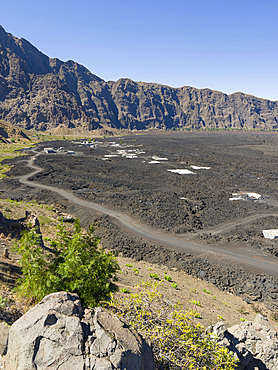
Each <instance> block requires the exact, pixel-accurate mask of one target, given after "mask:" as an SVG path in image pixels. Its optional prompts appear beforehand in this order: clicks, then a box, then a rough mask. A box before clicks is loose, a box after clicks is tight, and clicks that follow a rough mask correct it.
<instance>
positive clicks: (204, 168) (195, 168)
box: [190, 166, 210, 170]
mask: <svg viewBox="0 0 278 370" xmlns="http://www.w3.org/2000/svg"><path fill="white" fill-rule="evenodd" d="M190 167H191V168H193V170H210V167H202V166H190Z"/></svg>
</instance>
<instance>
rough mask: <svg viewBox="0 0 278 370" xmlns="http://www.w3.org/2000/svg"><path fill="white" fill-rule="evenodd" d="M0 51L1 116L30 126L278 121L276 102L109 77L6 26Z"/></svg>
mask: <svg viewBox="0 0 278 370" xmlns="http://www.w3.org/2000/svg"><path fill="white" fill-rule="evenodd" d="M0 52H1V53H0V119H4V120H6V121H9V122H11V123H13V124H16V125H18V126H20V127H24V128H26V129H31V128H34V129H37V130H46V129H52V128H55V127H59V126H65V127H69V128H74V127H81V128H86V129H89V130H92V129H95V128H99V127H102V126H103V125H104V126H105V127H107V126H108V127H109V126H110V127H115V128H129V129H138V130H140V129H146V128H154V127H155V128H160V129H170V128H180V127H186V128H190V129H191V128H194V129H200V128H238V129H240V128H248V129H251V128H260V129H277V128H278V102H272V101H269V100H265V99H259V98H256V97H254V96H250V95H245V94H243V93H235V94H232V95H226V94H224V93H221V92H218V91H212V90H209V89H202V90H198V89H195V88H193V87H182V88H171V87H169V86H164V85H158V84H154V83H144V82H134V81H132V80H129V79H120V80H119V81H117V82H112V81H110V82H105V81H103V80H102V79H101V78H99V77H97V76H95V75H93V74H92V73H91V72H90V71H89V70H88V69H86V68H85V67H83V66H82V65H80V64H78V63H76V62H74V61H71V60H70V61H67V62H62V61H60V60H58V59H50V58H48V57H47V56H46V55H44V54H43V53H41V52H40V51H39V50H37V49H36V48H35V47H34V46H33V45H31V44H30V43H29V42H28V41H26V40H24V39H17V38H16V37H14V36H12V35H11V34H8V33H6V32H5V30H4V29H3V28H2V27H1V26H0Z"/></svg>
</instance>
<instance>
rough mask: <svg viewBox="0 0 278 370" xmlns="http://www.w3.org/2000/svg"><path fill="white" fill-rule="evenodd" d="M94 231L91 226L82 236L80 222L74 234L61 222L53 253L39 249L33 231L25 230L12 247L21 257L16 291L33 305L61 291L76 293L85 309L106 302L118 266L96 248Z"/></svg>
mask: <svg viewBox="0 0 278 370" xmlns="http://www.w3.org/2000/svg"><path fill="white" fill-rule="evenodd" d="M93 231H94V228H93V227H92V226H91V227H90V228H89V231H88V232H86V233H84V232H83V231H82V229H81V226H80V221H79V220H77V221H76V222H75V225H74V231H73V232H69V231H67V230H66V229H65V226H64V225H63V224H62V223H61V224H60V225H59V226H58V233H57V236H56V239H55V240H54V241H52V242H51V249H52V252H46V251H44V250H42V248H41V247H40V246H39V243H38V241H39V236H38V234H37V233H36V232H35V231H34V230H30V231H25V232H24V233H23V235H22V237H21V239H20V241H19V243H17V245H16V248H15V249H16V251H17V252H18V253H19V254H20V255H21V260H20V265H21V268H22V274H23V275H22V277H21V278H20V279H19V285H18V287H17V289H18V291H19V292H20V293H21V294H22V295H26V296H28V297H30V298H33V299H34V300H35V301H36V302H37V301H39V300H41V299H42V298H43V297H44V296H45V295H47V294H50V293H54V292H57V291H61V290H64V291H70V292H75V293H77V294H78V295H79V296H80V298H81V300H82V301H83V303H84V304H85V305H87V306H95V305H97V304H99V302H100V301H102V300H107V299H108V298H109V295H110V293H111V291H113V290H114V285H113V283H112V282H111V279H112V278H113V277H115V273H116V272H117V271H118V270H119V266H118V263H117V261H116V259H115V257H114V256H113V255H112V253H106V252H105V251H104V250H102V249H101V248H99V246H98V244H99V239H98V238H96V237H95V236H93Z"/></svg>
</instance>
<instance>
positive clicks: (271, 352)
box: [207, 314, 278, 370]
mask: <svg viewBox="0 0 278 370" xmlns="http://www.w3.org/2000/svg"><path fill="white" fill-rule="evenodd" d="M207 330H208V331H209V332H211V333H212V337H216V338H218V339H217V340H218V343H219V344H220V345H222V346H224V347H227V348H228V349H229V350H230V351H232V352H234V353H235V356H236V358H237V359H238V361H239V365H238V370H277V369H278V335H277V331H276V329H275V328H274V327H273V326H272V325H271V324H270V322H269V321H268V320H267V319H266V318H265V317H263V316H262V315H260V314H258V315H257V316H256V318H255V320H254V321H252V322H250V321H245V322H242V323H241V324H239V325H234V326H232V327H231V328H228V329H226V327H225V324H224V323H223V322H219V323H217V324H215V325H214V326H212V327H209V328H208V329H207Z"/></svg>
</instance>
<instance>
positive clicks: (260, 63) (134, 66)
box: [0, 0, 278, 100]
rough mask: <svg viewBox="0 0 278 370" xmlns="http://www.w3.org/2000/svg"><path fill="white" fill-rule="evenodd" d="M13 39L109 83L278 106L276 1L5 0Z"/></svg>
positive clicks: (1, 3) (0, 3)
mask: <svg viewBox="0 0 278 370" xmlns="http://www.w3.org/2000/svg"><path fill="white" fill-rule="evenodd" d="M0 9H1V13H0V14H1V17H0V18H1V22H0V24H1V25H2V26H3V27H4V28H5V30H6V31H7V32H10V33H12V34H13V35H14V36H16V37H19V38H20V37H23V38H25V39H27V40H28V41H30V42H31V43H32V44H33V45H35V46H36V47H37V48H38V49H39V50H41V51H42V52H43V53H45V54H47V55H48V56H50V57H57V58H59V59H61V60H64V61H66V60H68V59H72V60H75V61H77V62H79V63H81V64H83V65H85V66H86V67H87V68H88V69H90V71H91V72H92V73H94V74H96V75H98V76H99V77H101V78H103V79H104V80H117V79H119V78H121V77H128V78H131V79H133V80H135V81H145V82H157V83H162V84H166V85H170V86H173V87H180V86H185V85H186V86H194V87H197V88H206V87H208V88H211V89H214V90H219V91H223V92H225V93H228V94H230V93H233V92H236V91H242V92H245V93H248V94H252V95H256V96H258V97H263V98H267V99H271V100H278V68H277V67H278V45H277V44H278V25H277V15H278V1H277V0H265V1H263V0H241V1H238V0H232V1H231V0H191V1H187V0H183V1H182V0H171V1H166V0H159V1H157V0H149V1H146V0H140V1H131V0H102V1H101V0H99V1H95V0H87V1H85V0H79V1H76V0H75V1H73V0H67V1H66V0H48V1H38V0H36V1H35V0H25V1H22V0H0Z"/></svg>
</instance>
